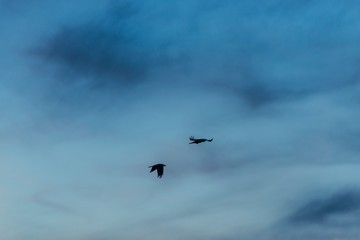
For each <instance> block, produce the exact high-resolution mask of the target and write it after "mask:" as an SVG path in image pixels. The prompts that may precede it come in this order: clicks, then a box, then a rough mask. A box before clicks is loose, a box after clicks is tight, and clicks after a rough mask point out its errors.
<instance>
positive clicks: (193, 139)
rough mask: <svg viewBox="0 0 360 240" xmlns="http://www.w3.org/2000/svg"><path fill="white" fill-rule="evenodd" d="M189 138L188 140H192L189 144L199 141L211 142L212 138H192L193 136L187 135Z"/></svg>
mask: <svg viewBox="0 0 360 240" xmlns="http://www.w3.org/2000/svg"><path fill="white" fill-rule="evenodd" d="M189 139H190V141H192V142H190V143H189V144H193V143H196V144H199V143H202V142H206V141H208V142H211V141H212V140H213V139H214V138H212V139H205V138H198V139H197V138H194V136H191V137H189Z"/></svg>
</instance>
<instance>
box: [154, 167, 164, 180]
mask: <svg viewBox="0 0 360 240" xmlns="http://www.w3.org/2000/svg"><path fill="white" fill-rule="evenodd" d="M156 170H157V174H158V178H162V176H163V174H164V167H163V166H159V167H158V168H157V169H156Z"/></svg>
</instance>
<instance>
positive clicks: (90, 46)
mask: <svg viewBox="0 0 360 240" xmlns="http://www.w3.org/2000/svg"><path fill="white" fill-rule="evenodd" d="M109 12H110V13H109V14H108V15H106V17H104V18H103V19H101V18H100V19H98V20H92V21H88V22H86V23H83V24H66V25H65V26H62V27H60V28H59V30H58V31H57V32H56V33H55V34H54V35H53V36H52V37H50V38H48V39H47V40H45V42H44V43H43V44H41V45H40V46H37V47H36V48H35V49H33V51H32V52H33V53H35V54H36V55H37V56H40V57H41V58H42V59H43V60H45V62H46V63H50V64H52V65H55V66H56V67H57V69H58V70H59V71H58V72H57V74H59V75H60V76H61V78H63V79H62V80H63V81H65V82H66V84H72V83H73V84H79V83H80V84H82V83H83V82H85V83H89V82H90V84H91V85H92V86H95V87H98V86H104V85H108V84H121V85H122V86H124V85H129V84H134V83H136V82H138V81H139V79H140V78H142V77H143V76H144V74H145V73H146V71H147V70H148V67H149V63H150V59H149V55H147V51H146V49H144V48H143V47H142V43H140V42H139V39H137V38H136V36H135V35H134V34H133V32H132V31H131V29H130V28H129V27H128V25H127V22H126V21H127V20H129V19H130V18H131V17H132V16H133V15H134V14H135V13H136V10H135V9H134V8H132V7H131V6H129V5H120V6H116V7H114V8H112V9H111V11H109ZM64 79H67V80H64Z"/></svg>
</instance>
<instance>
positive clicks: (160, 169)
mask: <svg viewBox="0 0 360 240" xmlns="http://www.w3.org/2000/svg"><path fill="white" fill-rule="evenodd" d="M165 166H166V165H165V164H161V163H159V164H155V165H153V166H149V168H151V170H150V172H153V171H155V170H156V171H157V174H158V176H157V177H158V178H162V176H163V174H164V167H165Z"/></svg>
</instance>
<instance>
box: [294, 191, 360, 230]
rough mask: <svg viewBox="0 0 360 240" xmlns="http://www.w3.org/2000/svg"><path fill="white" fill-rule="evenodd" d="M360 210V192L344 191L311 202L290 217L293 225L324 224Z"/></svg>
mask: <svg viewBox="0 0 360 240" xmlns="http://www.w3.org/2000/svg"><path fill="white" fill-rule="evenodd" d="M359 209H360V192H359V191H344V192H341V193H337V194H334V195H332V196H330V197H326V198H320V199H315V200H311V201H310V202H308V203H306V204H305V205H304V206H302V207H300V208H299V209H298V210H296V211H295V212H294V213H293V214H292V215H291V216H290V217H289V219H288V220H289V222H290V223H292V224H297V223H302V224H314V223H315V224H323V223H327V222H328V221H329V220H330V219H331V218H333V217H335V218H336V217H338V216H341V215H347V214H351V213H354V212H357V211H358V210H359Z"/></svg>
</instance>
